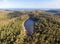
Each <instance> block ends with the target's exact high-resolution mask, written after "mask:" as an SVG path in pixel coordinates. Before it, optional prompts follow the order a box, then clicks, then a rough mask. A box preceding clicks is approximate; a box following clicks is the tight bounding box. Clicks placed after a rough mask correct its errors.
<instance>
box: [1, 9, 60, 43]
mask: <svg viewBox="0 0 60 44" xmlns="http://www.w3.org/2000/svg"><path fill="white" fill-rule="evenodd" d="M28 18H31V19H32V20H33V21H34V30H33V33H32V34H31V35H28V34H27V33H26V31H24V28H23V25H22V24H23V23H24V22H25V21H26V20H27V19H28ZM0 44H60V16H56V15H54V14H52V13H49V12H45V11H39V10H34V11H0Z"/></svg>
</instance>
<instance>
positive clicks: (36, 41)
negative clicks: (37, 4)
mask: <svg viewBox="0 0 60 44" xmlns="http://www.w3.org/2000/svg"><path fill="white" fill-rule="evenodd" d="M33 20H34V21H35V24H34V32H33V33H32V35H30V36H29V35H28V36H27V37H26V38H25V44H60V17H58V16H54V15H49V14H46V13H39V14H38V15H35V16H34V17H33Z"/></svg>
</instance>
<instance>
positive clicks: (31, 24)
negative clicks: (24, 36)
mask: <svg viewBox="0 0 60 44" xmlns="http://www.w3.org/2000/svg"><path fill="white" fill-rule="evenodd" d="M24 26H25V29H26V31H27V33H28V34H32V33H33V30H34V21H33V20H32V19H28V20H27V21H26V22H25V24H24Z"/></svg>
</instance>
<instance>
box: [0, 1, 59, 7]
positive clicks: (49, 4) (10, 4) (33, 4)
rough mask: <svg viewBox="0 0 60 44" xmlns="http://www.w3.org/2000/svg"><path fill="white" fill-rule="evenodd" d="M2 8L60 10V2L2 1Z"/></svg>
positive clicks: (0, 2)
mask: <svg viewBox="0 0 60 44" xmlns="http://www.w3.org/2000/svg"><path fill="white" fill-rule="evenodd" d="M0 8H60V0H0Z"/></svg>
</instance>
